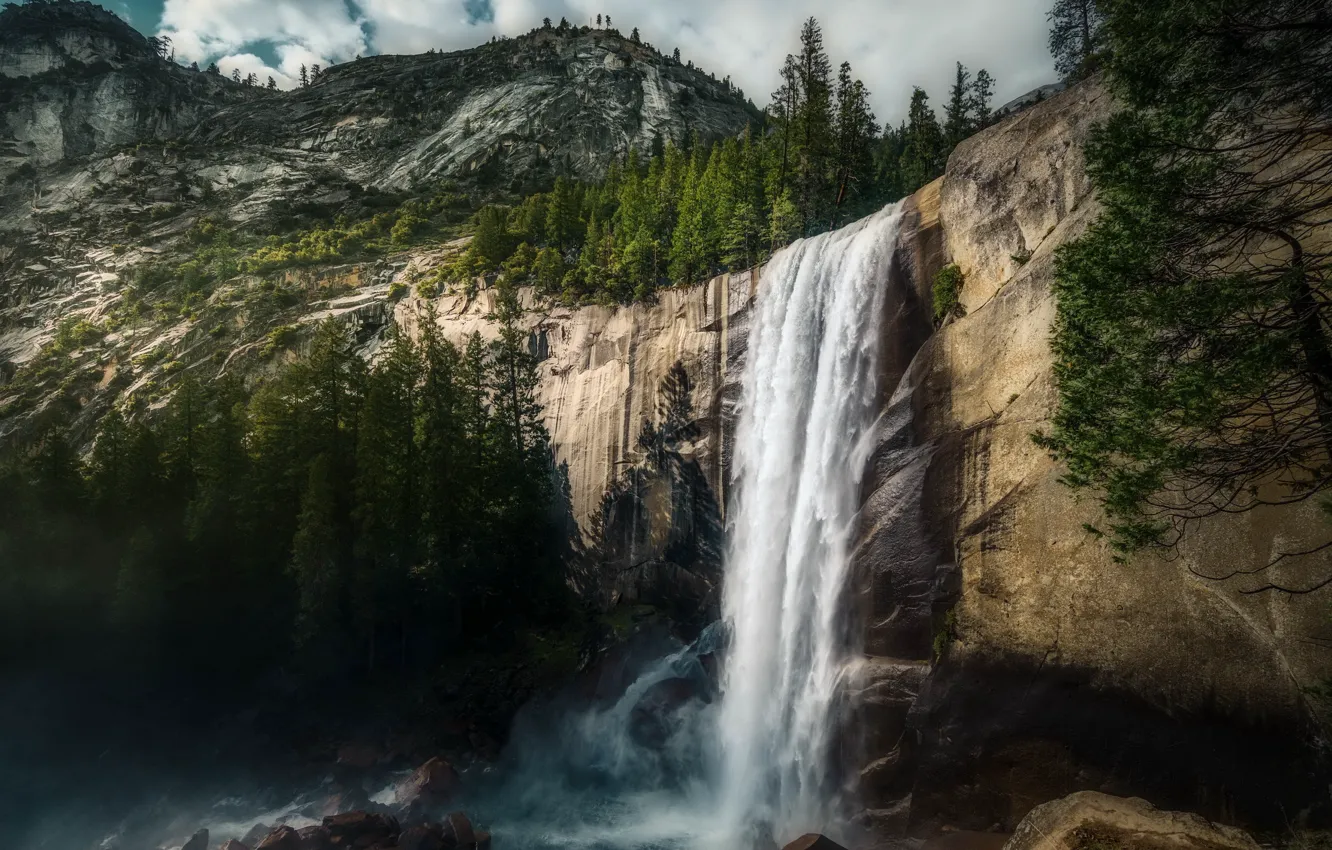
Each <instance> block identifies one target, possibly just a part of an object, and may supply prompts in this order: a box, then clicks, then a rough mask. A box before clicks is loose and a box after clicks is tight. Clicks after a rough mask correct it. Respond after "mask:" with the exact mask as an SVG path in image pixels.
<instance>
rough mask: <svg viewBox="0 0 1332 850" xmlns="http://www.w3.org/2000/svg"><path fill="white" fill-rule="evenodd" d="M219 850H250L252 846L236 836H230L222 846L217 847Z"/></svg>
mask: <svg viewBox="0 0 1332 850" xmlns="http://www.w3.org/2000/svg"><path fill="white" fill-rule="evenodd" d="M217 850H250V848H249V847H248V846H247V845H245V844H242V843H241V842H239V841H237V840H236V839H234V838H229V839H227V840H226V841H224V842H223V843H222V846H221V847H219V848H217Z"/></svg>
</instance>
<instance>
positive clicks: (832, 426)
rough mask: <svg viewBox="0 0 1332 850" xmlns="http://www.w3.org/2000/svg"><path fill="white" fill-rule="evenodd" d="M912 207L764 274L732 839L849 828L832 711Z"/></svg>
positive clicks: (749, 460)
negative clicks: (896, 272) (894, 266)
mask: <svg viewBox="0 0 1332 850" xmlns="http://www.w3.org/2000/svg"><path fill="white" fill-rule="evenodd" d="M900 220H901V211H900V207H899V206H898V205H894V206H891V207H888V208H887V209H885V210H883V211H881V212H879V213H877V214H875V215H872V216H870V217H868V218H866V219H863V220H861V221H859V222H857V223H855V224H853V225H850V226H848V227H845V228H843V229H841V230H838V231H835V232H832V233H827V234H824V235H821V236H817V237H814V238H811V239H805V240H801V241H799V242H796V243H795V244H794V245H792V246H790V247H789V248H787V249H786V250H784V251H782V252H781V253H779V254H777V255H776V256H775V257H774V258H773V259H772V261H771V262H770V263H769V264H768V266H767V267H766V268H765V269H764V271H763V277H762V281H761V283H760V285H759V287H758V296H757V301H756V304H755V305H754V308H753V312H752V314H751V330H750V336H749V348H748V351H747V353H746V358H745V359H746V367H745V368H746V371H745V375H744V379H743V385H742V393H741V403H740V417H739V422H738V424H737V428H736V439H735V446H736V448H735V476H734V480H735V486H736V488H737V489H736V493H737V495H736V499H737V502H736V504H735V506H734V508H733V510H732V513H731V527H730V529H729V533H730V551H729V553H728V559H727V566H726V575H725V586H724V596H723V606H724V607H723V612H724V616H725V620H726V622H727V625H728V627H729V630H730V634H731V647H730V650H729V653H728V658H727V663H726V670H725V674H724V678H723V695H722V704H721V709H720V714H719V717H718V738H719V741H720V750H721V751H720V754H719V755H720V758H721V764H720V766H719V770H720V774H719V780H720V782H721V786H720V789H719V798H718V802H719V805H720V807H721V809H720V817H721V822H722V829H721V830H719V832H720V833H721V834H729V835H730V836H731V837H732V838H735V837H742V836H745V835H747V834H749V833H753V832H755V831H756V830H757V831H761V832H764V833H766V832H769V831H770V832H771V837H772V838H775V839H777V840H778V841H779V842H785V841H788V840H790V839H792V838H794V837H795V836H796V835H799V834H800V833H803V832H808V831H811V830H828V829H830V828H834V821H835V812H834V808H835V806H834V797H835V789H834V788H832V787H830V782H829V770H828V768H829V761H830V759H829V756H830V750H831V748H832V737H833V733H834V731H835V728H834V727H835V719H834V718H833V716H832V712H833V707H834V703H835V700H836V697H837V692H838V680H839V676H840V672H841V670H842V667H843V664H844V662H845V661H846V659H847V656H848V654H849V653H850V652H852V651H854V649H855V638H856V636H854V635H850V634H848V632H849V630H848V629H847V628H846V625H847V624H846V619H847V618H846V616H845V614H846V611H845V608H844V598H845V592H844V591H845V587H844V585H845V582H846V576H847V572H848V565H849V561H850V552H849V549H850V545H851V535H852V532H853V524H854V521H855V515H856V509H857V501H858V500H857V496H858V492H859V487H860V482H861V477H862V471H863V468H864V466H865V462H866V460H867V449H866V447H865V444H866V443H867V441H866V440H865V439H864V438H865V436H866V432H867V431H868V430H869V427H870V425H871V424H872V422H873V419H874V416H875V414H876V403H875V402H876V399H877V391H878V389H879V388H878V387H877V386H876V376H877V362H878V333H877V327H878V325H879V322H880V313H881V311H882V308H883V302H884V291H885V288H886V282H887V276H888V272H889V268H890V265H891V262H892V255H893V249H894V245H895V243H896V236H897V229H898V225H899V222H900Z"/></svg>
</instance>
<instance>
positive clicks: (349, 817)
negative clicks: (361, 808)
mask: <svg viewBox="0 0 1332 850" xmlns="http://www.w3.org/2000/svg"><path fill="white" fill-rule="evenodd" d="M324 829H326V830H328V834H329V836H330V838H331V839H332V841H333V843H334V844H336V845H337V846H338V847H373V846H374V845H375V844H378V843H380V842H384V841H386V840H388V839H390V838H394V837H396V836H397V835H398V833H399V831H400V830H399V828H398V821H397V820H396V819H395V818H394V817H392V816H391V815H385V814H380V813H379V812H347V813H346V814H341V815H332V816H330V817H326V818H324Z"/></svg>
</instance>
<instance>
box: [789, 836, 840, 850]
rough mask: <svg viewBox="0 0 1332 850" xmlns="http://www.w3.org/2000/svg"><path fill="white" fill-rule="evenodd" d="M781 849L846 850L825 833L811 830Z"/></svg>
mask: <svg viewBox="0 0 1332 850" xmlns="http://www.w3.org/2000/svg"><path fill="white" fill-rule="evenodd" d="M782 850H846V848H845V847H843V846H842V845H840V844H838V843H837V842H836V841H833V840H832V839H831V838H829V837H828V836H826V835H819V834H818V833H815V832H811V833H808V834H806V835H802V836H800V837H799V838H797V839H796V840H795V841H792V842H791V843H790V844H788V845H786V847H784V848H782Z"/></svg>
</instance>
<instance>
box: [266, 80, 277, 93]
mask: <svg viewBox="0 0 1332 850" xmlns="http://www.w3.org/2000/svg"><path fill="white" fill-rule="evenodd" d="M268 90H269V91H277V80H275V79H273V78H272V77H269V78H268Z"/></svg>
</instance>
